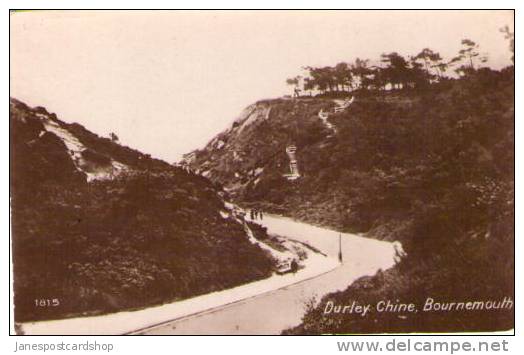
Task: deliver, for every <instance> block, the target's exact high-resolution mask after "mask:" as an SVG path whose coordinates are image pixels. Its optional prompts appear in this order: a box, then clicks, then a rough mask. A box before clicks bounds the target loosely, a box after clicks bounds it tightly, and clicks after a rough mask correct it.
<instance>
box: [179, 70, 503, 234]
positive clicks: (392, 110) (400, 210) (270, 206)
mask: <svg viewBox="0 0 524 355" xmlns="http://www.w3.org/2000/svg"><path fill="white" fill-rule="evenodd" d="M511 75H512V74H511V73H510V72H502V73H499V72H491V71H489V70H486V71H479V73H477V74H476V75H475V76H472V77H469V78H464V79H461V80H450V81H447V82H443V83H440V84H438V85H437V84H436V85H433V86H432V87H431V88H429V89H428V90H426V91H392V92H380V93H367V94H365V93H360V94H357V95H355V97H353V98H348V100H346V101H344V100H332V99H328V98H300V99H277V100H268V101H261V102H258V103H256V104H254V105H251V106H249V107H248V108H247V109H246V110H245V111H244V112H243V113H242V114H241V115H240V117H239V118H238V119H237V120H235V121H234V123H233V124H232V126H231V127H230V128H229V129H227V130H226V131H224V132H222V133H220V134H218V135H217V136H216V137H215V138H214V139H213V140H212V141H211V142H210V143H209V144H208V145H207V146H206V147H204V148H203V149H201V150H198V151H195V152H192V153H191V154H190V155H189V156H188V158H189V159H187V161H186V162H187V163H189V165H190V166H191V167H192V168H193V169H194V170H196V171H198V172H199V173H200V174H202V175H204V176H207V177H209V178H210V179H211V180H213V181H215V182H217V183H220V184H222V185H223V186H224V188H225V189H226V190H228V191H230V192H231V194H232V195H233V196H234V198H235V199H236V200H237V201H239V202H240V203H244V204H257V205H259V206H261V207H263V208H265V209H267V210H270V211H274V212H279V213H284V214H286V215H288V216H293V217H296V218H299V219H303V220H306V221H309V222H313V223H317V224H323V225H327V226H332V227H336V228H340V229H343V230H346V231H356V232H366V231H372V232H373V235H374V236H376V237H380V238H388V239H394V238H403V237H402V236H403V235H406V234H407V233H404V232H398V233H397V232H395V233H393V234H392V233H389V231H390V230H389V229H388V228H386V229H385V230H384V225H385V224H387V223H389V221H392V220H394V221H403V222H395V223H397V224H398V226H396V228H397V227H398V228H400V229H405V228H408V227H409V225H410V223H411V221H412V220H413V219H414V216H415V215H417V214H418V213H419V212H420V211H421V210H424V209H425V207H428V206H432V205H439V204H441V203H442V202H443V201H444V200H443V199H445V196H448V195H449V196H450V197H451V195H450V194H453V191H454V190H456V189H458V190H461V191H462V192H463V194H461V195H460V196H462V195H464V196H463V197H464V198H466V197H465V196H468V197H467V198H468V199H469V198H471V199H473V198H476V197H475V196H476V195H478V194H479V193H480V190H483V189H486V190H487V189H491V188H492V187H493V186H494V185H493V184H495V185H497V184H503V185H504V186H505V187H504V188H502V190H505V191H511V188H510V187H509V190H508V189H506V187H508V186H511V184H512V179H513V91H512V87H513V86H512V78H511ZM290 147H292V148H293V150H294V151H295V152H294V157H295V158H296V163H297V166H298V172H299V174H300V177H299V178H297V179H289V174H290V171H291V167H290V159H291V158H290V155H289V154H287V153H286V148H290ZM291 160H292V159H291ZM495 182H496V183H495ZM473 186H475V187H473ZM479 189H480V190H479ZM461 203H468V202H467V201H466V200H463V201H462V200H461V201H460V202H458V204H459V205H460V204H461ZM420 206H424V208H422V209H421V208H420ZM475 211H476V210H475ZM477 212H479V213H480V211H477ZM477 212H475V213H477Z"/></svg>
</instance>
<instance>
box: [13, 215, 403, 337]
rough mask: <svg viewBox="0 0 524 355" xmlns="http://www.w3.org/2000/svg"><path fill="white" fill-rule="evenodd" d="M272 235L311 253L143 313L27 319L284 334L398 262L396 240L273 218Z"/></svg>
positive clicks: (119, 328)
mask: <svg viewBox="0 0 524 355" xmlns="http://www.w3.org/2000/svg"><path fill="white" fill-rule="evenodd" d="M260 223H261V224H263V225H264V226H266V227H267V228H268V232H269V233H274V234H278V235H280V236H285V237H288V238H290V239H293V240H296V241H299V242H303V243H306V244H309V245H311V246H312V247H314V248H316V249H318V250H320V251H321V252H322V253H324V254H326V255H327V256H323V255H322V254H319V253H314V252H312V251H309V252H308V258H307V260H306V261H305V262H304V264H303V265H304V266H305V267H304V268H303V269H300V270H299V271H298V272H296V273H295V274H292V273H289V274H285V275H274V276H272V277H269V278H267V279H264V280H260V281H256V282H252V283H249V284H246V285H242V286H238V287H235V288H232V289H228V290H223V291H219V292H213V293H210V294H206V295H202V296H198V297H194V298H190V299H187V300H183V301H178V302H173V303H170V304H165V305H161V306H156V307H151V308H147V309H143V310H138V311H130V312H118V313H114V314H108V315H101V316H93V317H80V318H73V319H65V320H53V321H43V322H32V323H24V324H22V325H21V330H22V331H23V332H24V333H25V334H125V333H138V334H279V333H280V332H281V331H282V330H284V329H286V328H288V327H292V326H295V325H298V324H299V323H300V320H301V317H302V315H303V314H304V312H305V305H306V303H308V302H310V301H311V300H313V299H319V298H320V297H322V296H323V295H324V294H326V293H328V292H335V291H338V290H343V289H345V288H346V287H347V286H348V285H349V284H350V283H351V282H353V281H354V280H356V279H357V278H359V277H361V276H364V275H370V274H374V273H375V272H376V271H377V270H378V269H383V270H384V269H387V268H389V267H391V266H393V264H394V261H393V258H394V254H395V252H394V249H393V246H392V244H391V243H388V242H383V241H378V240H373V239H368V238H363V237H360V236H357V235H352V234H342V252H343V258H344V259H343V260H344V261H343V263H342V264H340V263H339V262H338V259H337V257H338V248H339V246H338V243H339V233H338V232H336V231H332V230H328V229H324V228H319V227H315V226H311V225H308V224H306V223H301V222H296V221H293V220H291V219H289V218H284V217H278V216H269V215H266V216H265V217H264V220H263V221H261V222H260Z"/></svg>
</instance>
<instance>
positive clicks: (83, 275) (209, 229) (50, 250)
mask: <svg viewBox="0 0 524 355" xmlns="http://www.w3.org/2000/svg"><path fill="white" fill-rule="evenodd" d="M38 112H40V113H42V114H44V115H46V116H49V117H52V115H50V114H48V113H47V112H45V110H43V109H30V108H28V107H27V106H26V105H24V104H23V103H21V102H18V101H16V100H12V101H11V112H10V118H11V120H10V121H11V157H10V158H11V159H10V161H11V208H12V232H13V234H12V245H13V265H14V270H13V271H14V297H15V319H16V320H17V321H34V320H43V319H55V318H64V317H70V316H78V315H81V314H96V313H103V312H112V311H118V310H123V309H132V308H136V307H146V306H151V305H156V304H161V303H165V302H170V301H174V300H177V299H183V298H188V297H191V296H195V295H198V294H204V293H209V292H213V291H217V290H222V289H225V288H230V287H233V286H237V285H240V284H244V283H247V282H250V281H253V280H257V279H261V278H264V277H268V276H269V275H270V274H271V272H272V260H271V258H270V256H268V255H266V254H265V253H264V252H263V251H262V250H261V249H260V248H259V247H257V246H255V245H253V244H251V243H250V242H249V241H248V239H247V237H246V236H245V232H244V229H243V227H242V226H241V225H240V224H238V223H237V222H235V221H234V220H233V219H232V218H224V217H223V216H222V215H221V214H220V211H223V212H225V211H226V208H225V206H224V202H223V200H222V198H221V197H220V196H219V192H218V191H217V190H216V188H215V186H214V185H213V184H212V183H211V182H209V180H207V179H205V178H202V177H200V176H197V175H194V174H190V173H187V172H185V171H183V170H182V169H179V168H174V167H171V166H169V165H168V164H166V163H164V162H161V161H157V160H152V159H149V158H148V157H147V156H145V155H143V154H140V153H138V152H136V151H133V150H131V149H129V148H126V147H120V146H119V145H118V144H116V143H114V142H111V141H110V140H104V139H101V138H97V136H96V135H94V134H92V133H90V132H89V131H87V130H85V129H84V128H82V127H81V126H79V125H65V124H64V126H65V127H67V128H68V129H70V131H71V132H73V133H74V134H75V136H76V137H77V138H78V139H79V140H80V141H82V142H83V143H84V144H85V146H86V147H88V149H89V150H90V151H92V153H89V154H95V155H97V156H102V157H106V159H108V157H111V158H113V159H118V160H119V161H120V162H123V163H126V164H127V165H128V166H129V167H130V168H132V170H131V171H130V172H128V173H125V174H121V175H119V176H118V177H116V178H114V179H109V180H103V181H93V182H90V183H87V182H86V176H85V174H83V173H81V172H79V171H78V170H77V169H76V167H75V165H74V164H73V162H72V160H71V157H70V155H69V154H68V151H67V149H66V146H65V145H64V143H63V141H62V140H61V139H60V138H59V137H57V136H56V135H55V134H53V133H50V132H45V131H44V130H43V128H44V127H43V125H42V122H41V118H39V117H37V116H36V114H37V113H38ZM57 122H59V121H57ZM62 124H63V123H62ZM44 132H45V133H44ZM55 300H56V301H55Z"/></svg>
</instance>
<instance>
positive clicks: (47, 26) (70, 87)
mask: <svg viewBox="0 0 524 355" xmlns="http://www.w3.org/2000/svg"><path fill="white" fill-rule="evenodd" d="M506 24H507V25H509V26H510V28H511V29H513V12H512V11H278V12H277V11H264V12H254V11H209V12H205V11H199V12H197V11H115V12H112V11H104V12H100V11H90V12H87V11H76V12H75V11H61V12H52V11H42V12H22V13H15V14H11V17H10V31H11V38H10V43H11V44H10V45H11V48H10V65H11V67H10V69H11V70H10V91H11V92H10V95H11V96H12V97H15V98H18V99H20V100H22V101H24V102H26V103H27V104H28V105H30V106H44V107H46V108H47V109H48V111H50V112H55V113H57V115H58V117H59V118H61V119H62V120H64V121H66V122H79V123H81V124H83V125H84V126H85V127H86V128H87V129H89V130H91V131H93V132H95V133H97V134H99V135H102V136H107V135H108V134H109V132H115V133H116V134H117V135H118V136H119V137H120V140H121V142H122V143H123V144H125V145H128V146H130V147H132V148H136V149H139V150H141V151H143V152H145V153H149V154H151V155H153V156H155V157H158V158H161V159H165V160H167V161H168V162H174V161H176V160H178V159H179V158H180V157H181V155H182V154H184V153H187V152H189V151H191V150H193V149H196V148H201V147H203V146H204V145H205V144H206V143H207V142H208V141H209V140H210V139H211V138H212V137H213V136H214V135H216V134H217V133H219V132H220V131H222V130H223V129H225V128H226V127H227V126H229V124H230V123H231V122H232V121H233V119H234V118H235V117H236V116H237V115H238V114H239V113H240V111H241V110H242V109H243V108H244V107H245V106H247V105H249V104H251V103H253V102H255V101H257V100H260V99H263V98H273V97H279V96H282V95H284V94H289V93H290V91H291V90H290V88H289V87H287V86H286V84H285V79H286V78H288V77H291V76H294V75H297V74H300V72H301V70H300V68H301V67H303V66H308V65H311V66H326V65H335V64H336V63H338V62H341V61H346V62H351V61H353V60H354V59H355V58H356V57H359V58H370V59H377V58H378V57H379V56H380V54H381V53H384V52H392V51H396V52H399V53H400V54H402V55H412V54H417V53H418V52H420V50H421V49H423V48H425V47H429V48H431V49H433V50H435V51H438V52H440V53H441V55H442V56H443V57H444V58H445V59H450V58H451V57H452V56H454V55H456V53H457V52H458V50H459V49H460V41H461V39H463V38H470V39H472V40H474V41H476V42H477V43H478V44H479V45H480V49H481V52H483V53H484V52H485V53H487V54H488V55H489V62H488V63H487V65H489V66H491V67H493V68H497V69H498V68H501V67H504V66H507V65H509V64H511V62H510V56H511V55H510V52H509V49H508V42H507V41H506V40H505V39H504V37H503V34H502V33H500V32H499V28H500V27H502V26H504V25H506Z"/></svg>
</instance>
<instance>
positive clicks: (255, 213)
mask: <svg viewBox="0 0 524 355" xmlns="http://www.w3.org/2000/svg"><path fill="white" fill-rule="evenodd" d="M249 216H250V217H251V220H253V221H254V220H256V219H260V220H262V219H264V215H263V214H262V211H260V210H257V209H255V208H252V209H251V211H250V212H249Z"/></svg>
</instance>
